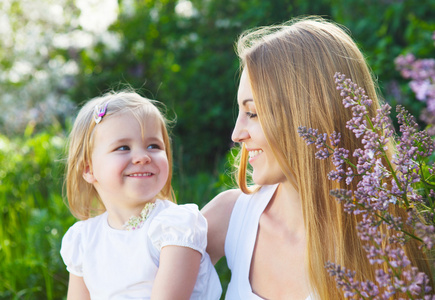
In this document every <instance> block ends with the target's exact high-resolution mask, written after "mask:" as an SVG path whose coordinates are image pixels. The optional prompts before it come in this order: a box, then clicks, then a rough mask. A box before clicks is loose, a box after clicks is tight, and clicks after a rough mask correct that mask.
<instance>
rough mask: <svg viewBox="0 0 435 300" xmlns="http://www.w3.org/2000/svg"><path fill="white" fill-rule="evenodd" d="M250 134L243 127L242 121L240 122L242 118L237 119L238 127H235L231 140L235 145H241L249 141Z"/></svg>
mask: <svg viewBox="0 0 435 300" xmlns="http://www.w3.org/2000/svg"><path fill="white" fill-rule="evenodd" d="M249 137H250V136H249V133H248V131H247V130H246V128H245V126H244V125H243V123H242V121H241V120H240V117H238V118H237V121H236V125H235V126H234V130H233V134H232V135H231V139H232V140H233V142H235V143H241V142H243V141H245V140H246V139H248V138H249Z"/></svg>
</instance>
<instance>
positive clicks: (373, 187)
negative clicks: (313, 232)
mask: <svg viewBox="0 0 435 300" xmlns="http://www.w3.org/2000/svg"><path fill="white" fill-rule="evenodd" d="M334 78H335V82H336V84H337V90H339V91H340V95H341V96H342V97H343V105H344V106H345V107H346V108H349V109H351V111H352V119H351V120H348V122H347V124H346V127H347V128H348V129H349V130H350V131H352V132H353V134H355V136H356V137H357V138H360V139H361V143H362V145H363V147H362V148H358V149H356V150H355V151H354V152H353V153H349V151H348V150H347V149H344V148H340V147H339V144H340V139H341V135H340V133H336V132H333V133H332V134H330V135H329V136H328V135H327V134H325V133H319V132H318V130H317V129H311V128H308V129H307V128H306V127H299V129H298V131H299V135H300V136H301V137H302V138H303V139H304V140H305V141H306V143H307V144H315V145H316V148H317V149H318V150H317V152H316V158H318V159H327V158H331V160H332V163H333V165H334V170H331V171H330V172H329V174H328V177H329V179H331V180H336V181H343V180H344V181H345V183H346V184H347V185H350V183H351V182H353V181H354V180H358V181H357V182H356V187H357V188H356V190H350V189H339V190H333V191H331V195H332V196H334V197H335V198H337V200H338V201H340V202H341V203H343V205H344V210H345V211H346V212H348V213H351V214H355V215H360V216H361V221H360V222H359V224H358V228H357V229H358V233H359V237H360V239H361V240H362V241H363V243H364V249H365V250H366V252H367V257H368V259H369V261H370V263H371V264H373V265H379V268H378V269H377V271H376V282H370V281H366V282H358V281H356V280H355V279H354V276H355V273H353V272H351V271H349V270H346V269H345V268H342V267H341V266H338V265H336V264H333V263H328V265H327V266H326V268H327V270H328V272H329V273H330V274H331V275H332V276H334V277H335V278H336V281H337V284H338V286H339V287H341V288H342V289H343V291H344V293H345V296H346V297H358V298H361V299H388V298H389V297H391V295H393V294H395V293H403V294H406V295H407V298H408V299H421V298H425V299H427V298H429V296H428V297H426V296H427V294H428V293H431V290H430V289H431V288H430V286H429V277H428V276H427V275H426V274H425V273H423V272H419V270H418V269H416V268H414V267H411V266H410V261H409V259H408V258H407V257H406V255H405V252H404V250H403V244H404V243H405V242H406V241H408V240H409V239H416V240H418V241H419V242H420V243H421V244H422V247H424V249H427V250H431V249H432V248H433V246H434V245H435V226H434V225H435V219H434V216H435V214H434V209H435V197H434V196H435V192H434V188H435V177H434V176H435V172H434V171H435V168H434V165H433V164H430V162H429V156H430V155H431V154H432V153H433V152H434V150H435V143H434V141H433V140H432V139H431V136H430V135H429V134H428V133H427V131H419V129H418V126H417V123H416V122H415V119H414V118H413V117H412V116H411V115H410V114H408V112H407V111H406V110H405V109H404V108H403V107H400V106H399V107H398V108H397V112H398V122H399V124H400V133H401V135H400V137H398V138H397V140H395V138H396V136H395V133H394V129H393V127H392V125H391V121H390V118H389V115H390V110H391V107H390V106H389V105H388V104H385V105H383V106H382V107H381V108H380V109H378V111H377V114H376V116H375V117H370V116H369V113H368V109H369V107H370V106H371V104H372V100H371V99H369V98H368V96H367V95H366V93H365V91H364V90H363V89H361V88H359V87H358V86H357V85H356V84H355V83H353V82H352V81H351V80H350V79H347V78H346V77H345V75H343V74H340V73H337V74H335V77H334ZM395 143H397V147H396V148H397V149H388V145H394V144H395ZM393 150H394V152H393ZM389 153H394V154H393V155H391V154H389ZM350 155H352V156H353V157H354V158H356V159H355V160H356V161H357V163H356V164H354V163H352V162H351V160H350ZM393 206H398V207H401V208H403V209H405V210H406V211H407V215H404V216H402V217H400V216H397V215H395V214H393V213H391V212H392V211H393V210H392V209H391V208H392V207H393ZM382 226H384V227H386V228H388V229H389V230H390V234H389V235H388V236H387V235H385V233H382V230H380V228H381V227H382ZM414 228H415V229H414ZM382 265H384V266H385V265H387V266H388V271H385V269H384V268H383V267H382ZM425 295H426V296H425ZM423 296H424V297H423ZM434 297H435V296H434ZM430 299H432V298H430ZM434 299H435V298H434Z"/></svg>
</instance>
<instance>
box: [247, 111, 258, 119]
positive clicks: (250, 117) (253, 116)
mask: <svg viewBox="0 0 435 300" xmlns="http://www.w3.org/2000/svg"><path fill="white" fill-rule="evenodd" d="M246 115H247V116H248V118H249V119H252V118H255V117H256V116H257V114H254V113H252V112H250V111H248V112H247V113H246Z"/></svg>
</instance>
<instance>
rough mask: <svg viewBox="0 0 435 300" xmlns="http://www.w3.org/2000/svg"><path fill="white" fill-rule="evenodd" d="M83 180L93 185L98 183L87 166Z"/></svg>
mask: <svg viewBox="0 0 435 300" xmlns="http://www.w3.org/2000/svg"><path fill="white" fill-rule="evenodd" d="M83 179H84V180H86V182H88V183H91V184H92V183H94V182H95V181H97V180H96V179H95V176H94V173H93V172H92V170H91V167H90V166H89V165H86V167H85V169H84V170H83Z"/></svg>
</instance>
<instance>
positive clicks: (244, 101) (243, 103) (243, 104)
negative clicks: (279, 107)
mask: <svg viewBox="0 0 435 300" xmlns="http://www.w3.org/2000/svg"><path fill="white" fill-rule="evenodd" d="M249 101H254V99H245V100H243V101H242V106H245V105H246V103H247V102H249Z"/></svg>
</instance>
